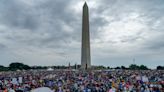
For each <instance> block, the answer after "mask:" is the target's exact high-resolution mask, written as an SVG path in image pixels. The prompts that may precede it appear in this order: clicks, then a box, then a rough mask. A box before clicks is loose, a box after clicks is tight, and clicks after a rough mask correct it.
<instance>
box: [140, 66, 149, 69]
mask: <svg viewBox="0 0 164 92" xmlns="http://www.w3.org/2000/svg"><path fill="white" fill-rule="evenodd" d="M140 69H141V70H148V68H147V66H145V65H140Z"/></svg>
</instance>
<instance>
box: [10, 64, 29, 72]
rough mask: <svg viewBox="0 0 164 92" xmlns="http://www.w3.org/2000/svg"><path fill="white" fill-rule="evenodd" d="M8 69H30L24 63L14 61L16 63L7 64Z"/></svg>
mask: <svg viewBox="0 0 164 92" xmlns="http://www.w3.org/2000/svg"><path fill="white" fill-rule="evenodd" d="M9 69H10V70H11V71H16V70H28V69H30V66H28V65H24V64H23V63H18V62H16V63H11V64H10V65H9Z"/></svg>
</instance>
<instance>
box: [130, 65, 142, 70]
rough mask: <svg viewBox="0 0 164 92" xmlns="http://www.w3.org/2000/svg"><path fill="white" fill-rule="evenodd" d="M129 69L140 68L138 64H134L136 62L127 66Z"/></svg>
mask: <svg viewBox="0 0 164 92" xmlns="http://www.w3.org/2000/svg"><path fill="white" fill-rule="evenodd" d="M129 69H131V70H138V69H140V67H139V66H138V65H136V64H131V65H130V66H129Z"/></svg>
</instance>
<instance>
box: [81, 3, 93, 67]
mask: <svg viewBox="0 0 164 92" xmlns="http://www.w3.org/2000/svg"><path fill="white" fill-rule="evenodd" d="M88 12H89V10H88V5H87V3H86V2H85V4H84V6H83V16H82V48H81V68H82V69H88V68H91V56H90V36H89V13H88Z"/></svg>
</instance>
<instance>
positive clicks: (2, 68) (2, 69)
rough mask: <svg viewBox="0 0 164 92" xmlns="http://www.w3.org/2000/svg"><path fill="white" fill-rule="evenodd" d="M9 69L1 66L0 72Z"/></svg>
mask: <svg viewBox="0 0 164 92" xmlns="http://www.w3.org/2000/svg"><path fill="white" fill-rule="evenodd" d="M8 70H9V69H8V68H7V67H4V66H2V65H0V71H8Z"/></svg>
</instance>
